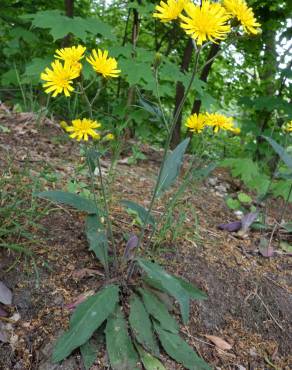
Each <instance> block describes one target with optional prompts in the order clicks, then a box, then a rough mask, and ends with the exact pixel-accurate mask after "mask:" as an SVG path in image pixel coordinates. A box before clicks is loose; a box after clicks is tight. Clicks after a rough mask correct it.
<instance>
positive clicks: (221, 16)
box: [180, 0, 231, 45]
mask: <svg viewBox="0 0 292 370" xmlns="http://www.w3.org/2000/svg"><path fill="white" fill-rule="evenodd" d="M184 10H185V12H186V14H187V16H185V15H182V14H181V15H180V18H181V20H182V23H181V27H182V28H183V29H184V30H185V32H186V33H187V34H188V35H190V36H191V37H192V38H193V39H195V40H196V42H197V44H198V45H202V44H203V42H204V41H207V40H210V41H212V42H214V43H216V40H223V39H225V38H226V36H227V34H228V33H229V32H230V30H231V28H230V25H229V24H227V21H228V20H229V19H230V15H229V14H228V13H227V11H226V9H225V8H224V7H223V6H222V5H220V4H218V3H210V1H209V0H203V2H202V6H199V5H195V4H193V3H191V2H189V3H188V4H187V5H186V6H185V8H184Z"/></svg>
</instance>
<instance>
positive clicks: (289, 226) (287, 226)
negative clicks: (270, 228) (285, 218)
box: [281, 222, 292, 233]
mask: <svg viewBox="0 0 292 370" xmlns="http://www.w3.org/2000/svg"><path fill="white" fill-rule="evenodd" d="M281 226H282V227H283V228H284V229H285V230H286V231H288V233H292V222H287V223H286V224H283V225H281Z"/></svg>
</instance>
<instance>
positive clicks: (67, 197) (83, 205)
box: [36, 190, 97, 214]
mask: <svg viewBox="0 0 292 370" xmlns="http://www.w3.org/2000/svg"><path fill="white" fill-rule="evenodd" d="M36 196H37V197H39V198H42V199H47V200H51V201H52V202H55V203H61V204H65V205H67V206H70V207H73V208H75V209H77V210H78V211H83V212H86V213H89V214H96V213H97V208H96V205H95V203H94V202H93V201H91V200H89V199H86V198H82V197H80V196H79V195H77V194H73V193H68V192H65V191H59V190H56V191H43V192H41V193H37V194H36Z"/></svg>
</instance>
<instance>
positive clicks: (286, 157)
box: [263, 136, 292, 169]
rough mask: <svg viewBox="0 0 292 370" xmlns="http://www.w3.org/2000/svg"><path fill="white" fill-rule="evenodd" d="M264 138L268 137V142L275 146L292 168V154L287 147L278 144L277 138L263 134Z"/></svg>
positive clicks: (276, 150)
mask: <svg viewBox="0 0 292 370" xmlns="http://www.w3.org/2000/svg"><path fill="white" fill-rule="evenodd" d="M263 138H264V139H266V140H267V141H268V143H270V145H271V146H272V147H273V149H274V151H275V152H276V153H277V154H278V155H279V157H280V158H281V159H282V161H283V162H284V163H285V164H286V165H287V166H288V167H289V168H290V169H292V156H291V155H289V154H288V153H287V151H286V150H285V148H283V147H282V146H281V145H280V144H278V143H277V142H276V141H275V140H273V139H271V138H270V137H267V136H263Z"/></svg>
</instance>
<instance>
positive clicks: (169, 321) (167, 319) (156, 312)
mask: <svg viewBox="0 0 292 370" xmlns="http://www.w3.org/2000/svg"><path fill="white" fill-rule="evenodd" d="M138 291H139V293H140V294H141V296H142V299H143V302H144V305H145V307H146V310H147V311H148V313H149V314H150V315H151V316H152V317H154V318H155V319H156V320H157V321H159V322H160V325H161V326H162V327H163V328H164V329H166V330H168V331H170V332H172V333H178V329H179V328H178V324H177V322H176V321H175V319H174V318H173V317H172V316H171V315H170V314H169V312H168V310H167V308H166V307H165V305H164V304H163V303H162V302H161V301H160V300H159V299H158V298H157V297H156V296H155V295H154V294H152V293H151V292H149V291H148V290H147V289H142V288H140V289H139V290H138Z"/></svg>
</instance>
